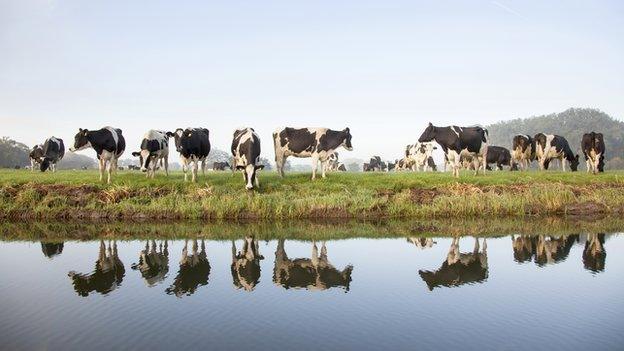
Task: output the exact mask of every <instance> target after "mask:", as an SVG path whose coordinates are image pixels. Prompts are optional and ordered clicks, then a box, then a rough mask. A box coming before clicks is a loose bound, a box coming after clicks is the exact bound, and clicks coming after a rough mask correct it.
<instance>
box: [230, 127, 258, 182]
mask: <svg viewBox="0 0 624 351" xmlns="http://www.w3.org/2000/svg"><path fill="white" fill-rule="evenodd" d="M232 156H234V167H235V168H236V169H238V170H239V171H242V172H243V177H244V179H245V188H247V190H251V189H253V188H254V183H255V184H256V187H260V180H259V179H258V174H257V172H258V170H261V169H263V168H264V165H261V164H260V163H259V162H260V137H259V136H258V134H257V133H256V131H254V129H253V128H242V129H237V130H236V131H234V139H233V140H232Z"/></svg>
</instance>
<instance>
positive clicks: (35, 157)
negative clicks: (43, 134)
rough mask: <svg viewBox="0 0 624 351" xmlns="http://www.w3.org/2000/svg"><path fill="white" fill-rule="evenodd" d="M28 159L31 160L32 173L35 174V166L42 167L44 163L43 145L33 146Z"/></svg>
mask: <svg viewBox="0 0 624 351" xmlns="http://www.w3.org/2000/svg"><path fill="white" fill-rule="evenodd" d="M28 158H29V159H30V171H31V172H34V171H35V166H37V165H40V164H41V161H43V145H41V144H38V145H35V146H33V147H32V149H31V150H30V153H29V154H28Z"/></svg>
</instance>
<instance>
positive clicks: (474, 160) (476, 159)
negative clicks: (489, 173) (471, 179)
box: [472, 156, 485, 175]
mask: <svg viewBox="0 0 624 351" xmlns="http://www.w3.org/2000/svg"><path fill="white" fill-rule="evenodd" d="M472 167H474V170H475V173H474V175H478V174H479V168H481V163H480V162H479V156H475V157H473V158H472ZM483 173H485V171H483Z"/></svg>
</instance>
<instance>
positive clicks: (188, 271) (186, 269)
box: [165, 239, 210, 297]
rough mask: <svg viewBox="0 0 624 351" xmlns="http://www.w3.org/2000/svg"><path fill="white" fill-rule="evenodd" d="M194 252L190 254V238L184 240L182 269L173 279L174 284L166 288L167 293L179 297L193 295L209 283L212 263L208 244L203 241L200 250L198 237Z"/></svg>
mask: <svg viewBox="0 0 624 351" xmlns="http://www.w3.org/2000/svg"><path fill="white" fill-rule="evenodd" d="M192 250H193V251H192V254H191V255H189V254H188V240H186V241H185V242H184V248H183V249H182V258H181V259H180V270H178V274H177V275H176V277H175V279H174V280H173V284H171V286H169V287H168V288H167V289H165V292H166V293H167V295H175V296H177V297H182V296H185V295H186V296H191V295H193V294H194V293H195V291H196V290H197V289H198V288H199V287H200V286H204V285H207V284H208V277H209V276H210V263H209V262H208V257H207V255H206V244H205V243H204V241H203V240H202V241H201V249H200V250H199V251H198V245H197V239H195V240H193V247H192Z"/></svg>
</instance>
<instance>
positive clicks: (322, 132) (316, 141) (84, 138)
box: [30, 123, 605, 189]
mask: <svg viewBox="0 0 624 351" xmlns="http://www.w3.org/2000/svg"><path fill="white" fill-rule="evenodd" d="M172 137H173V139H174V142H175V148H176V151H177V152H178V153H179V154H180V160H181V163H182V169H183V171H184V180H185V181H186V180H188V178H187V171H188V170H190V172H191V180H192V181H193V182H195V181H196V180H197V171H198V169H199V168H200V167H201V170H202V172H205V170H206V166H207V165H206V161H207V159H208V155H209V153H210V132H209V131H208V129H205V128H186V129H182V128H178V129H176V130H175V131H174V132H168V131H162V130H149V131H148V132H147V133H145V135H144V136H143V140H142V141H141V144H140V150H139V151H135V152H133V153H132V155H133V156H135V157H138V159H139V163H140V169H141V171H143V172H146V174H147V176H148V177H154V175H155V172H156V170H157V169H159V168H164V171H165V174H167V175H168V174H169V161H168V157H169V139H170V138H172ZM434 142H435V143H437V144H438V145H439V146H440V147H441V148H442V151H444V159H445V164H444V170H445V171H446V169H447V168H449V167H450V168H451V170H452V172H453V175H454V176H456V177H458V176H459V171H460V169H462V168H466V169H472V170H474V171H475V174H477V173H478V171H479V170H480V169H482V170H483V171H485V170H486V169H489V164H496V168H497V169H503V166H509V168H510V169H511V170H516V169H518V168H520V169H525V170H526V169H528V167H529V164H530V163H531V162H532V161H535V160H536V161H537V162H538V164H539V168H540V169H541V170H545V169H548V166H549V164H550V162H551V161H552V160H555V159H558V160H560V162H561V167H562V170H563V171H565V170H566V165H567V164H569V166H570V169H571V170H572V171H576V170H577V168H578V165H579V155H574V153H573V152H572V149H571V148H570V145H569V144H568V141H567V140H566V139H565V138H564V137H562V136H559V135H552V134H543V133H538V134H536V135H535V136H534V137H531V136H529V135H517V136H515V137H514V138H513V141H512V149H511V151H509V150H508V149H506V148H504V147H500V146H491V145H489V135H488V131H487V129H485V128H481V127H457V126H451V127H436V126H434V125H433V124H431V123H429V125H428V126H427V128H426V129H425V131H424V132H423V133H422V135H421V136H420V138H419V139H418V142H417V143H416V144H412V145H408V146H407V147H406V149H405V156H404V157H403V158H402V159H400V160H398V159H397V160H395V161H394V162H384V161H382V159H381V157H379V156H374V157H373V158H371V159H370V161H369V162H368V163H365V164H364V166H363V170H364V171H391V170H396V171H399V170H407V169H411V170H414V171H419V170H423V171H429V170H432V171H435V170H436V169H437V167H436V165H435V163H434V162H433V158H432V153H433V150H435V149H437V146H434ZM273 146H274V150H275V163H276V168H277V172H278V174H279V175H280V176H284V165H285V162H286V159H287V158H288V157H289V156H293V157H309V158H311V159H312V179H315V178H316V172H317V168H318V164H319V162H320V163H321V173H322V177H323V178H324V177H326V173H327V172H329V171H346V170H347V168H346V167H345V165H344V164H342V163H341V162H339V161H338V153H337V151H336V150H337V149H338V148H340V147H343V148H344V149H346V150H349V151H351V150H353V146H352V145H351V132H350V130H349V128H345V129H343V130H331V129H328V128H289V127H286V128H281V129H278V130H276V131H275V132H274V133H273ZM87 148H93V149H94V150H95V153H96V156H97V159H98V163H99V171H100V181H102V180H103V178H104V172H105V171H106V172H107V182H108V183H110V181H111V173H113V172H114V171H115V170H116V169H117V168H118V167H117V163H118V160H119V158H120V156H121V155H122V154H123V152H124V151H125V149H126V141H125V139H124V136H123V134H122V131H121V129H118V128H113V127H104V128H102V129H99V130H95V131H92V130H87V129H82V128H80V129H79V130H78V133H76V135H75V137H74V144H73V146H72V147H70V149H69V150H70V151H72V152H74V151H78V150H83V149H87ZM581 149H582V151H583V154H584V156H585V160H586V162H587V170H588V172H590V171H591V172H593V173H597V172H603V171H604V157H605V144H604V139H603V136H602V134H601V133H595V132H591V133H587V134H584V135H583V139H582V143H581ZM231 152H232V163H233V164H232V165H230V164H229V163H228V162H215V163H214V164H213V169H215V170H224V169H226V168H230V169H232V170H240V171H241V172H242V174H243V176H244V181H245V187H246V188H247V189H253V188H254V186H255V187H258V186H259V179H258V171H259V170H261V169H263V168H264V165H262V164H260V152H261V149H260V137H259V136H258V134H257V133H256V132H255V131H254V129H253V128H241V129H237V130H235V131H234V135H233V138H232V147H231ZM64 154H65V146H64V143H63V140H62V139H60V138H56V137H50V138H48V139H47V140H46V141H45V142H44V143H43V144H42V145H36V146H34V147H33V149H32V151H31V152H30V159H31V169H33V170H34V168H35V167H36V165H39V168H40V170H41V171H45V170H47V169H51V170H52V171H55V169H56V164H57V163H58V162H59V161H60V160H61V159H62V158H63V156H64Z"/></svg>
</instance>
